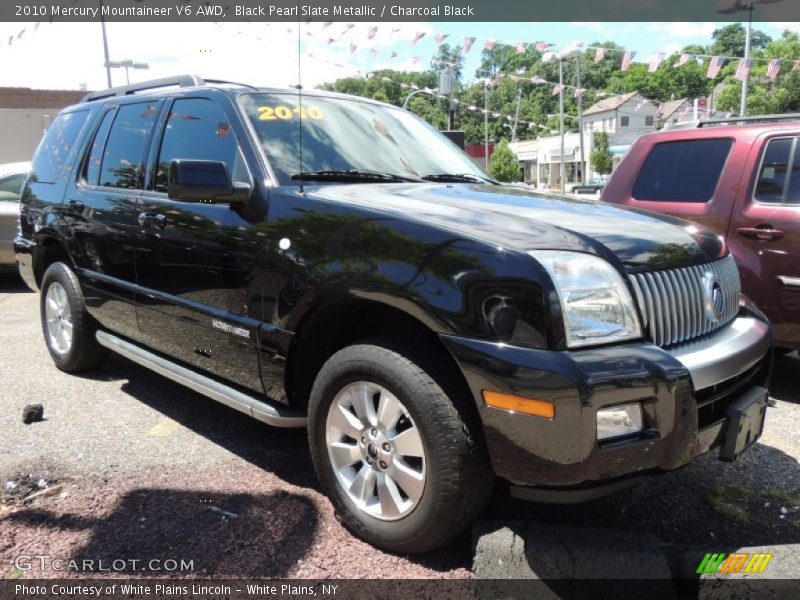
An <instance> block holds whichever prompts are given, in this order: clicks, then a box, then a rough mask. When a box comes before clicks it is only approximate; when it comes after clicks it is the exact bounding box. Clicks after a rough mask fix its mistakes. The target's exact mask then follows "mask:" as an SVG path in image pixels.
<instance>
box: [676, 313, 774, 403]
mask: <svg viewBox="0 0 800 600" xmlns="http://www.w3.org/2000/svg"><path fill="white" fill-rule="evenodd" d="M771 341H772V340H771V333H770V326H769V324H768V323H766V322H764V321H761V320H760V319H755V318H753V317H738V318H736V319H734V320H733V321H731V322H730V323H729V324H728V325H726V326H725V327H723V328H722V329H719V330H718V331H716V332H714V334H713V335H711V336H710V337H708V338H706V339H703V340H698V341H696V342H689V343H687V344H681V345H680V346H677V347H675V348H672V349H667V350H666V351H667V352H669V353H670V354H671V355H672V356H674V357H675V358H676V359H678V360H679V361H680V362H681V363H682V364H683V365H684V366H685V367H686V368H687V369H688V370H689V374H690V375H691V377H692V383H693V384H694V389H695V390H701V389H703V388H707V387H711V386H712V385H715V384H717V383H720V382H722V381H725V380H726V379H730V378H731V377H736V376H737V375H739V374H740V373H742V372H744V371H746V370H747V369H749V368H750V367H752V366H753V365H754V364H756V363H757V362H758V361H759V360H761V359H762V358H763V357H764V355H765V354H766V353H767V352H769V351H770V344H771Z"/></svg>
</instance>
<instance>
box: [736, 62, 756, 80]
mask: <svg viewBox="0 0 800 600" xmlns="http://www.w3.org/2000/svg"><path fill="white" fill-rule="evenodd" d="M752 66H753V60H752V59H750V58H740V59H739V66H738V67H736V74H735V75H734V77H735V78H736V79H738V80H739V81H744V80H745V79H747V78H748V77H750V68H751V67H752Z"/></svg>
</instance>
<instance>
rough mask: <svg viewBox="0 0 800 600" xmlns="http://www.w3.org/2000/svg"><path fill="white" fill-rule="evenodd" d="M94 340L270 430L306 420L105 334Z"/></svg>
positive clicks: (294, 425) (300, 413) (301, 413)
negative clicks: (271, 427) (256, 421)
mask: <svg viewBox="0 0 800 600" xmlns="http://www.w3.org/2000/svg"><path fill="white" fill-rule="evenodd" d="M97 341H98V343H100V345H101V346H105V347H106V348H108V349H109V350H111V351H112V352H116V353H117V354H120V355H121V356H124V357H125V358H127V359H129V360H132V361H133V362H135V363H137V364H139V365H141V366H143V367H145V368H147V369H150V370H151V371H155V372H156V373H158V374H159V375H163V376H164V377H166V378H167V379H171V380H172V381H175V382H177V383H180V384H181V385H185V386H186V387H188V388H190V389H192V390H194V391H195V392H197V393H199V394H203V395H204V396H207V397H209V398H211V399H212V400H216V401H217V402H221V403H222V404H224V405H225V406H229V407H231V408H234V409H236V410H238V411H240V412H243V413H245V414H246V415H250V416H251V417H253V418H255V419H258V420H259V421H263V422H264V423H267V424H268V425H272V426H273V427H305V426H306V422H307V418H306V415H305V413H303V412H300V411H296V410H291V409H289V408H286V407H283V406H276V405H274V404H271V403H269V402H267V401H265V400H262V399H261V398H257V397H256V396H253V395H250V394H247V393H245V392H242V391H240V390H237V389H234V388H232V387H230V386H228V385H225V384H224V383H220V382H219V381H217V380H215V379H211V378H210V377H207V376H205V375H201V374H199V373H196V372H194V371H192V370H191V369H187V368H186V367H183V366H181V365H179V364H177V363H175V362H173V361H171V360H169V359H167V358H164V357H162V356H159V355H157V354H154V353H153V352H151V351H149V350H146V349H145V348H142V347H141V346H139V345H137V344H134V343H132V342H129V341H127V340H123V339H121V338H118V337H117V336H115V335H112V334H110V333H108V332H106V331H98V332H97Z"/></svg>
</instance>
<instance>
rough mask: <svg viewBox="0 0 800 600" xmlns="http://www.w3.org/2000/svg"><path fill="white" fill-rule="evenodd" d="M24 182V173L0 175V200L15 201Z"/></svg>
mask: <svg viewBox="0 0 800 600" xmlns="http://www.w3.org/2000/svg"><path fill="white" fill-rule="evenodd" d="M23 183H25V174H24V173H21V174H16V175H8V176H7V177H0V202H17V201H18V200H19V196H20V193H21V192H22V184H23Z"/></svg>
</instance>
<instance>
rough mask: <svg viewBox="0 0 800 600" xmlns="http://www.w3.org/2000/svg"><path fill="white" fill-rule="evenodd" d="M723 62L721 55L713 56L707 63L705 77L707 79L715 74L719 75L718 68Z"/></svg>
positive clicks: (712, 77)
mask: <svg viewBox="0 0 800 600" xmlns="http://www.w3.org/2000/svg"><path fill="white" fill-rule="evenodd" d="M723 64H725V59H724V58H723V57H722V56H714V57H712V58H711V60H710V61H709V63H708V71H706V77H708V78H709V79H715V78H716V77H717V75H719V70H720V69H721V68H722V65H723Z"/></svg>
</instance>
